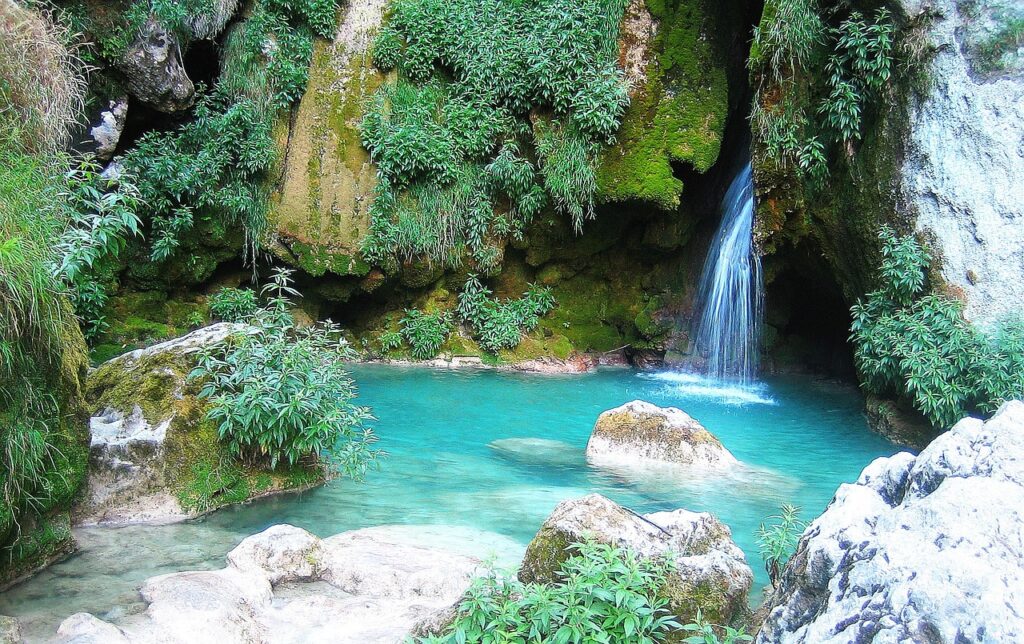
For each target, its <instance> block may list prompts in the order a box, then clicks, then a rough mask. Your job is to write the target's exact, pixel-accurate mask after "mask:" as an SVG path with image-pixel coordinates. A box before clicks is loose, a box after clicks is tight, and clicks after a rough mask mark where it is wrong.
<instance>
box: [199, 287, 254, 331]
mask: <svg viewBox="0 0 1024 644" xmlns="http://www.w3.org/2000/svg"><path fill="white" fill-rule="evenodd" d="M258 310H259V300H258V299H257V297H256V291H254V290H252V289H249V288H231V287H229V286H225V287H224V288H221V289H219V290H218V291H217V292H216V293H214V294H213V295H211V296H210V315H212V316H213V317H215V318H217V319H218V320H221V321H223V322H246V321H248V320H249V319H250V318H251V317H252V316H253V315H255V314H256V312H257V311H258Z"/></svg>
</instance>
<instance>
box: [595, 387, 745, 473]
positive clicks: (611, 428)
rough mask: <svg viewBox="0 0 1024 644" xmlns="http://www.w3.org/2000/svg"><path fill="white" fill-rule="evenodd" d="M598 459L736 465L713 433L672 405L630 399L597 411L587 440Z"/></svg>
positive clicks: (714, 465) (688, 464) (699, 465)
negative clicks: (595, 421) (659, 404)
mask: <svg viewBox="0 0 1024 644" xmlns="http://www.w3.org/2000/svg"><path fill="white" fill-rule="evenodd" d="M587 458H588V459H590V460H592V461H595V462H598V463H600V462H601V461H608V462H624V461H626V462H637V461H640V462H642V461H657V462H663V463H664V462H667V463H674V464H677V465H686V466H695V467H702V466H703V467H716V468H722V467H732V466H736V465H739V461H737V460H736V457H734V456H733V455H732V454H731V453H730V452H729V450H727V449H725V447H723V446H722V443H721V442H719V440H718V439H717V438H715V436H714V434H712V433H711V432H709V431H708V430H707V429H705V428H704V426H703V425H701V424H700V423H699V422H697V421H696V420H694V419H693V418H691V417H690V416H689V415H688V414H687V413H686V412H684V411H682V410H681V409H676V408H675V407H658V406H656V405H652V404H651V403H649V402H644V401H642V400H634V401H632V402H628V403H626V404H625V405H622V406H621V407H616V408H615V409H610V410H608V411H606V412H604V413H603V414H601V415H600V416H599V417H598V419H597V424H595V425H594V430H593V432H592V433H591V434H590V440H589V441H588V442H587Z"/></svg>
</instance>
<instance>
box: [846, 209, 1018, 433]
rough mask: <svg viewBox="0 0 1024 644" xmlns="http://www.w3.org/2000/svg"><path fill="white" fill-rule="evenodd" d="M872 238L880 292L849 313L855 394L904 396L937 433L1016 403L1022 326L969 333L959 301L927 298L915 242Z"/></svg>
mask: <svg viewBox="0 0 1024 644" xmlns="http://www.w3.org/2000/svg"><path fill="white" fill-rule="evenodd" d="M879 238H880V240H881V242H882V258H883V259H882V264H881V266H880V268H879V282H880V288H879V289H878V290H876V291H873V292H871V293H868V294H867V296H865V298H863V299H862V300H859V301H858V302H857V304H856V305H854V306H853V308H852V309H851V313H852V316H853V322H852V324H851V335H850V339H851V341H852V342H853V344H854V359H855V362H856V364H857V370H858V373H859V374H860V376H861V382H862V385H863V387H864V388H865V389H866V390H868V391H870V392H871V393H874V394H876V395H880V396H892V397H906V398H907V399H908V400H909V401H910V402H911V403H912V404H913V406H914V408H915V409H917V410H918V411H920V412H921V413H922V414H923V415H924V416H925V418H927V419H928V421H929V422H930V423H931V424H932V426H933V427H935V428H937V429H946V428H948V427H950V426H952V425H953V424H954V423H955V422H956V421H958V420H960V419H961V418H963V417H964V416H966V415H968V414H970V413H980V414H990V413H992V412H994V411H995V410H996V409H997V408H998V407H999V405H1001V404H1002V403H1003V402H1005V401H1006V400H1011V399H1015V398H1021V397H1022V396H1024V353H1021V349H1022V348H1024V322H1022V321H1021V320H1020V319H1017V318H1013V319H1009V320H1003V321H1002V322H1001V323H1000V324H997V325H995V326H994V327H993V328H992V329H989V330H985V331H983V330H980V329H978V328H976V327H975V326H973V325H972V324H971V323H970V322H968V321H967V320H966V319H964V317H963V305H962V303H961V302H960V301H958V300H954V299H951V298H949V297H945V296H942V295H938V294H934V293H929V292H928V290H927V285H928V284H927V279H926V275H925V268H926V267H927V266H928V263H929V260H930V256H929V254H928V252H927V251H926V250H925V249H924V248H922V247H921V245H920V244H919V243H918V242H917V240H915V239H914V238H913V237H911V236H904V237H901V236H899V235H897V234H896V233H895V232H894V231H893V230H892V229H890V228H887V227H886V228H883V229H882V230H881V231H880V233H879Z"/></svg>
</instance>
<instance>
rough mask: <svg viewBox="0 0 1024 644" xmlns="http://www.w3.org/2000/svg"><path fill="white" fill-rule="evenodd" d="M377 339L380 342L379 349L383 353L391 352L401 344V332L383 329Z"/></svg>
mask: <svg viewBox="0 0 1024 644" xmlns="http://www.w3.org/2000/svg"><path fill="white" fill-rule="evenodd" d="M377 340H378V342H380V350H381V351H382V352H384V353H391V352H392V351H394V350H396V349H398V347H400V346H402V334H401V333H399V332H398V331H385V332H384V333H381V334H380V337H379V338H378V339H377Z"/></svg>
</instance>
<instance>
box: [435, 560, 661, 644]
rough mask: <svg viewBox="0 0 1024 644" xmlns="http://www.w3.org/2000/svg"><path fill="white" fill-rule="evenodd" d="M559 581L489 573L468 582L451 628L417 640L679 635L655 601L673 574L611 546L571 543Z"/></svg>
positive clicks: (639, 641)
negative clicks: (523, 580) (528, 580)
mask: <svg viewBox="0 0 1024 644" xmlns="http://www.w3.org/2000/svg"><path fill="white" fill-rule="evenodd" d="M572 547H573V548H574V549H575V550H576V553H575V554H574V555H573V556H571V557H569V558H568V559H567V560H566V561H565V562H563V563H562V565H561V566H560V569H559V575H560V577H561V578H562V581H561V582H560V583H558V584H554V585H550V586H548V585H544V584H523V583H521V582H519V581H518V580H517V579H516V578H515V577H506V576H503V575H499V574H497V573H495V572H494V571H491V572H490V573H489V574H487V575H485V576H483V577H481V578H478V579H477V580H475V581H474V582H473V585H472V586H471V587H470V589H469V591H468V592H467V593H466V598H465V599H464V600H463V602H462V604H461V605H460V606H459V609H458V614H457V617H456V619H455V621H454V623H453V624H452V625H451V626H450V627H448V629H446V631H445V632H444V633H443V634H441V635H434V636H431V637H427V638H424V639H421V640H420V642H421V643H441V642H444V643H458V644H461V643H462V642H635V643H636V644H647V643H653V642H660V641H663V640H664V639H665V638H666V636H667V635H669V634H670V633H673V632H678V631H679V629H680V626H679V624H678V623H677V622H676V621H675V620H674V619H673V618H672V616H671V615H670V614H669V613H668V611H667V610H666V608H665V606H666V603H667V600H665V599H664V598H661V597H659V596H658V592H659V590H661V588H662V587H663V586H664V584H665V577H666V575H667V574H668V573H669V572H670V571H671V570H672V562H671V560H667V559H644V558H641V557H639V556H637V555H636V554H635V553H633V552H631V551H629V550H624V549H619V548H616V547H615V546H610V545H605V544H598V543H593V542H587V543H581V544H574V545H573V546H572Z"/></svg>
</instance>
